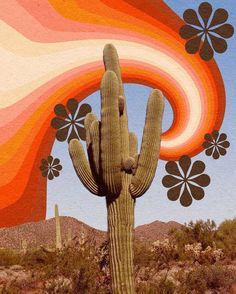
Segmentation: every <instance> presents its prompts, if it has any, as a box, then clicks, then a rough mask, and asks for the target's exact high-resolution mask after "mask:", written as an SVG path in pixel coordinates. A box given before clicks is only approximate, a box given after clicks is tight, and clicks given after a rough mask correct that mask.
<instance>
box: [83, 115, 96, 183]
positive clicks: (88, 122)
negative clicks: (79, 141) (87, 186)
mask: <svg viewBox="0 0 236 294" xmlns="http://www.w3.org/2000/svg"><path fill="white" fill-rule="evenodd" d="M93 122H97V123H98V120H97V117H96V115H95V114H94V113H92V112H90V113H88V114H87V115H86V117H85V120H84V127H85V129H86V146H87V154H88V160H89V165H90V168H91V172H92V174H93V176H94V179H95V180H96V182H98V178H99V170H98V168H97V167H98V162H97V161H98V160H97V157H98V158H99V154H96V153H94V151H95V150H94V146H93V144H96V138H93V135H95V136H96V135H97V134H96V133H95V134H92V132H91V126H92V124H93ZM98 140H99V138H98ZM96 146H99V145H96ZM96 152H99V149H98V151H97V150H96Z"/></svg>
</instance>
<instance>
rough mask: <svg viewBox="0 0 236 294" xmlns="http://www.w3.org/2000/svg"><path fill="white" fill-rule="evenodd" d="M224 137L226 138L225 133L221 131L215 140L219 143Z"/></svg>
mask: <svg viewBox="0 0 236 294" xmlns="http://www.w3.org/2000/svg"><path fill="white" fill-rule="evenodd" d="M226 139H227V135H226V134H225V133H221V134H220V137H219V138H218V140H217V142H218V143H220V142H222V141H225V140H226Z"/></svg>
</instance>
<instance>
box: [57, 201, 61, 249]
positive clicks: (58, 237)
mask: <svg viewBox="0 0 236 294" xmlns="http://www.w3.org/2000/svg"><path fill="white" fill-rule="evenodd" d="M55 222H56V249H59V250H60V249H61V248H62V242H61V225H60V216H59V209H58V205H57V204H55Z"/></svg>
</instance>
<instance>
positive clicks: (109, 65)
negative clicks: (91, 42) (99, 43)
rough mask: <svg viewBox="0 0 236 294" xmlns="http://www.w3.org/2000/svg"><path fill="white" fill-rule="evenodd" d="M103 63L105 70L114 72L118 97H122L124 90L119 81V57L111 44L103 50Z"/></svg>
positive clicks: (120, 80)
mask: <svg viewBox="0 0 236 294" xmlns="http://www.w3.org/2000/svg"><path fill="white" fill-rule="evenodd" d="M103 62H104V66H105V70H106V71H107V70H111V71H114V73H115V74H116V76H117V78H118V82H119V96H123V95H124V88H123V83H122V79H121V70H120V63H119V57H118V54H117V51H116V48H115V47H114V46H113V45H112V44H107V45H106V46H105V47H104V50H103Z"/></svg>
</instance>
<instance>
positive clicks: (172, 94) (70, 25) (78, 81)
mask: <svg viewBox="0 0 236 294" xmlns="http://www.w3.org/2000/svg"><path fill="white" fill-rule="evenodd" d="M0 14H1V19H2V20H3V21H2V23H1V30H0V34H1V36H0V38H1V44H2V46H1V53H0V54H1V65H2V73H4V74H1V96H0V97H1V98H0V117H1V120H0V129H1V130H0V144H1V145H0V175H1V177H0V226H11V225H15V224H18V223H22V222H26V221H35V220H39V219H43V218H44V217H45V212H46V187H47V182H46V179H45V178H43V177H42V176H41V175H40V172H39V165H40V160H41V158H44V157H46V156H47V155H48V154H49V153H50V150H51V148H52V145H53V142H54V138H55V132H54V130H52V129H51V127H50V121H51V119H52V117H53V108H54V106H55V104H57V103H64V102H65V101H66V100H67V99H68V98H71V97H77V98H78V100H82V99H84V98H85V97H86V96H87V95H89V94H91V93H92V92H94V91H96V90H97V89H98V88H99V83H100V80H101V77H102V74H103V71H104V70H103V65H102V61H101V59H102V49H103V47H104V45H105V44H106V43H113V44H114V45H115V46H116V48H117V50H118V52H119V56H120V58H121V65H122V74H123V80H124V81H125V82H132V83H141V84H144V85H148V86H151V87H154V88H159V89H161V90H162V91H163V92H164V94H165V95H166V97H167V98H168V99H169V101H170V103H171V105H172V108H173V112H174V121H173V123H172V126H171V128H170V129H169V130H168V131H167V132H165V133H164V134H163V137H162V145H161V158H162V159H164V160H169V159H177V158H178V157H179V156H180V155H183V154H188V155H190V156H193V155H195V154H197V153H198V152H200V151H201V150H202V149H201V144H202V142H203V136H204V134H205V133H207V132H211V131H212V130H213V129H218V128H219V127H220V126H221V123H222V120H223V116H224V111H225V92H224V84H223V81H222V78H221V75H220V72H219V69H218V67H217V65H216V63H215V62H214V61H210V62H204V61H202V60H201V59H200V58H199V56H198V55H189V54H187V53H186V52H185V49H184V40H182V39H181V38H180V37H179V34H178V31H179V28H180V27H181V25H183V21H182V20H181V19H180V18H179V17H178V16H177V15H176V14H175V13H174V12H173V11H172V10H171V9H170V8H169V7H168V6H167V5H166V4H165V3H164V2H163V1H161V0H156V1H155V2H154V1H146V2H145V5H143V1H141V0H119V1H113V0H90V1H78V0H70V1H63V0H48V1H47V0H34V1H28V0H9V1H1V3H0Z"/></svg>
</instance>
